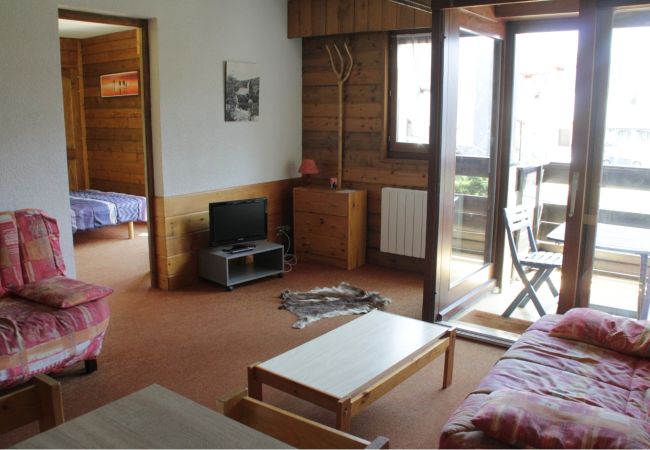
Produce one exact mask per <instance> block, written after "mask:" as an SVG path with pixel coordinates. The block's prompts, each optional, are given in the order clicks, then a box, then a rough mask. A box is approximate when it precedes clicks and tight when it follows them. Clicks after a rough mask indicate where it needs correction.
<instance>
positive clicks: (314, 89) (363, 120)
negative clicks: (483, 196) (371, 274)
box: [302, 33, 427, 270]
mask: <svg viewBox="0 0 650 450" xmlns="http://www.w3.org/2000/svg"><path fill="white" fill-rule="evenodd" d="M346 40H347V42H348V43H349V46H350V49H351V52H352V54H353V56H354V67H353V70H352V74H351V75H350V79H349V81H348V84H346V87H345V95H344V101H345V106H344V115H345V122H344V130H345V136H344V162H343V186H344V187H348V188H356V189H365V190H367V191H368V230H367V261H368V262H370V263H375V264H382V265H391V266H393V265H398V266H400V267H401V268H408V269H412V270H421V269H422V265H423V260H420V259H416V258H409V257H404V256H400V255H390V254H388V253H381V252H380V251H379V242H380V229H381V223H380V219H381V189H382V188H383V187H385V186H395V187H404V188H414V189H425V188H426V186H427V163H426V161H408V160H390V159H387V158H386V157H385V155H386V142H387V138H386V131H387V125H386V124H387V109H388V108H387V104H386V100H387V83H388V79H387V67H388V65H387V64H388V34H387V33H364V34H354V35H349V36H346ZM331 42H333V41H332V39H331V38H309V39H303V139H302V144H303V157H304V158H312V159H314V160H315V161H316V163H317V164H318V167H319V169H320V173H319V174H318V175H316V177H317V178H320V179H321V183H322V184H325V180H327V179H328V178H330V177H335V176H336V158H337V123H338V122H337V120H338V119H337V114H338V106H337V105H338V103H337V102H338V96H337V85H336V77H335V76H334V74H333V72H332V69H331V68H330V63H329V59H328V56H327V53H326V51H325V47H324V46H325V44H326V43H331ZM317 181H318V180H317Z"/></svg>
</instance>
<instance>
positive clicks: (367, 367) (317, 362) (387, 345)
mask: <svg viewBox="0 0 650 450" xmlns="http://www.w3.org/2000/svg"><path fill="white" fill-rule="evenodd" d="M447 330H448V328H446V327H443V326H441V325H434V324H431V323H428V322H422V321H420V320H415V319H410V318H407V317H402V316H397V315H394V314H389V313H385V312H382V311H377V310H375V311H372V312H370V313H368V314H366V315H364V316H362V317H360V318H358V319H355V320H353V321H351V322H348V323H347V324H345V325H343V326H341V327H338V328H336V329H334V330H332V331H330V332H329V333H326V334H324V335H322V336H319V337H317V338H315V339H313V340H311V341H309V342H306V343H305V344H303V345H300V346H299V347H296V348H294V349H291V350H289V351H287V352H285V353H283V354H281V355H279V356H276V357H275V358H272V359H269V360H268V361H265V362H263V363H261V364H259V366H258V367H260V368H262V369H265V370H267V371H269V372H273V373H275V374H278V375H281V376H283V377H284V378H288V379H290V380H293V381H296V382H298V383H301V384H303V385H306V386H310V387H312V388H315V389H317V390H319V391H321V392H325V393H327V394H329V395H332V396H334V397H337V398H344V397H347V396H348V395H353V394H356V393H358V392H360V391H362V390H363V389H365V388H366V387H368V386H369V385H371V384H372V383H373V382H374V381H377V380H378V379H379V378H381V376H382V375H384V374H386V373H387V372H388V371H389V370H390V369H392V368H394V367H396V366H397V365H398V364H399V363H401V362H403V361H405V360H406V359H407V358H408V357H409V356H412V355H413V354H414V353H416V352H418V350H420V349H422V348H423V347H425V346H427V345H428V344H431V343H433V342H435V341H437V340H438V339H440V338H441V337H442V335H443V334H445V332H446V331H447Z"/></svg>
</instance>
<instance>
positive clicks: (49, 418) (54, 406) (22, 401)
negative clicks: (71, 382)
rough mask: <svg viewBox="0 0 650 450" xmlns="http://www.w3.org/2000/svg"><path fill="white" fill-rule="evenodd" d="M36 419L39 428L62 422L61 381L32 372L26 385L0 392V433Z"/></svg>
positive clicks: (47, 427) (45, 428) (50, 426)
mask: <svg viewBox="0 0 650 450" xmlns="http://www.w3.org/2000/svg"><path fill="white" fill-rule="evenodd" d="M35 421H38V425H39V429H40V431H45V430H49V429H50V428H53V427H55V426H57V425H60V424H62V423H63V399H62V397H61V385H60V384H59V382H58V381H56V380H54V379H52V378H50V377H48V376H47V375H36V376H35V377H34V378H33V379H32V381H31V382H30V383H28V384H27V385H26V386H20V387H17V388H14V389H12V390H11V391H9V392H7V393H4V394H0V433H5V432H7V431H10V430H13V429H15V428H18V427H22V426H23V425H27V424H28V423H31V422H35Z"/></svg>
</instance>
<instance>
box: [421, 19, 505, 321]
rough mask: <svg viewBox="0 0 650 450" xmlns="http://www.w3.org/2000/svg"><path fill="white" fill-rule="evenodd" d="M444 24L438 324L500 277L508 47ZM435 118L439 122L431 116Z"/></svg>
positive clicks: (468, 29)
mask: <svg viewBox="0 0 650 450" xmlns="http://www.w3.org/2000/svg"><path fill="white" fill-rule="evenodd" d="M459 17H460V15H459V14H458V13H456V12H455V11H451V12H450V13H449V14H448V17H447V21H446V23H445V36H446V39H445V51H446V54H445V64H446V65H447V67H446V69H445V74H446V79H445V84H444V87H443V89H444V92H445V95H444V100H443V102H444V106H443V109H444V110H445V114H444V116H443V122H444V123H443V125H442V127H443V133H444V135H445V140H444V143H443V144H442V150H441V153H442V159H441V173H440V183H441V185H440V186H441V187H440V202H441V205H440V209H439V211H440V218H439V227H440V231H439V233H438V246H439V258H438V263H439V265H438V269H439V270H438V280H437V286H438V305H437V306H438V308H437V311H438V314H437V315H438V318H439V319H440V320H449V319H450V318H451V317H454V316H455V315H456V314H458V312H459V311H463V310H465V309H466V308H467V307H468V305H470V304H472V303H473V302H475V301H476V299H477V298H478V297H479V296H480V295H481V294H482V293H483V292H485V291H486V290H489V289H491V287H492V285H493V278H494V262H495V251H494V250H495V247H494V245H493V242H494V230H495V212H496V210H495V199H496V190H495V189H496V176H497V164H496V163H497V148H498V138H497V135H498V126H499V120H498V118H499V107H500V102H499V100H500V85H501V82H500V80H501V72H500V68H501V54H502V41H501V39H500V38H499V37H496V36H493V35H488V34H484V33H481V32H477V31H475V30H473V29H472V27H471V25H469V24H467V25H461V23H460V22H459ZM432 117H434V116H432Z"/></svg>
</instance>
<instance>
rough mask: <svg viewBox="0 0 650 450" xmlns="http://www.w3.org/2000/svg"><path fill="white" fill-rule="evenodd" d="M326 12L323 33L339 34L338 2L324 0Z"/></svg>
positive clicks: (337, 0)
mask: <svg viewBox="0 0 650 450" xmlns="http://www.w3.org/2000/svg"><path fill="white" fill-rule="evenodd" d="M326 1H327V11H326V19H325V33H326V34H337V33H338V32H339V2H340V0H326Z"/></svg>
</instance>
